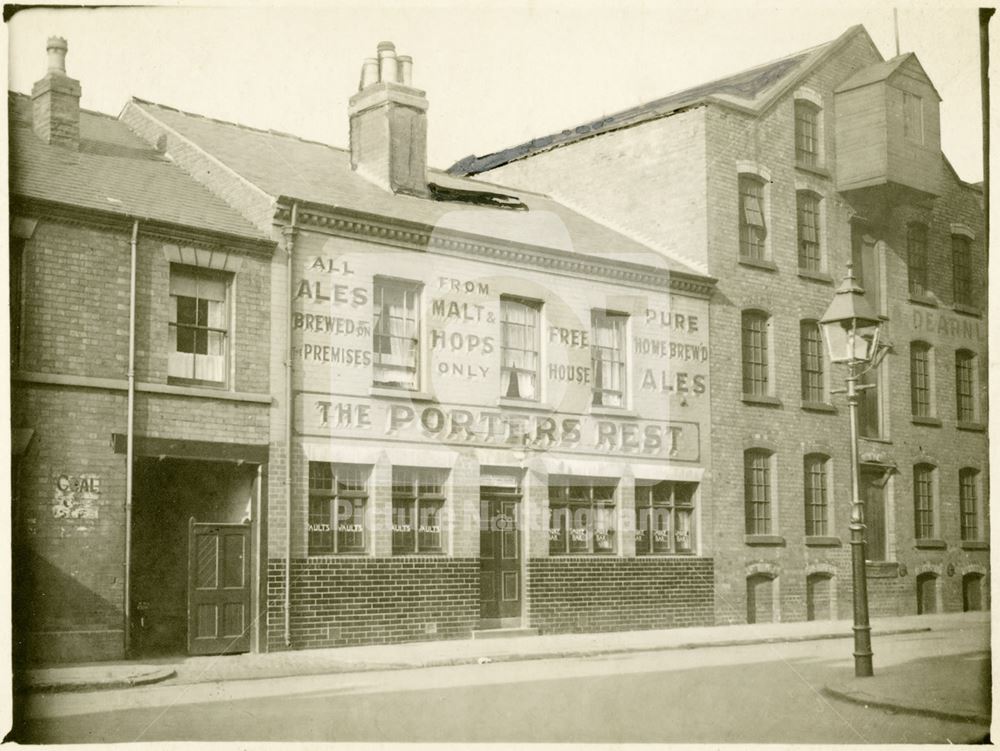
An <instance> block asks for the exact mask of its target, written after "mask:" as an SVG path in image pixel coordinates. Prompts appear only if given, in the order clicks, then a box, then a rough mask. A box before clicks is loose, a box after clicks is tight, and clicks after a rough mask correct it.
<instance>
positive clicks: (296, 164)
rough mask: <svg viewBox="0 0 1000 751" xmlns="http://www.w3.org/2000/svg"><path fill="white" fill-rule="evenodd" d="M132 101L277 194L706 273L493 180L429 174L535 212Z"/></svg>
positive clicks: (322, 149) (336, 153)
mask: <svg viewBox="0 0 1000 751" xmlns="http://www.w3.org/2000/svg"><path fill="white" fill-rule="evenodd" d="M129 106H136V107H139V108H141V109H142V110H143V111H144V112H146V113H147V114H148V115H149V116H151V117H153V118H155V119H156V120H159V121H160V122H161V123H163V124H164V125H165V126H167V127H169V128H171V129H173V130H174V131H176V132H177V133H179V134H180V135H181V136H183V137H184V138H187V139H188V140H190V141H191V142H192V143H193V144H194V145H196V146H197V147H199V148H201V149H203V150H204V151H205V152H207V153H209V154H211V155H212V156H214V157H215V158H216V159H218V160H219V161H220V162H222V163H223V164H224V165H225V166H226V167H228V168H229V169H231V170H232V171H233V172H235V173H237V174H238V175H240V176H242V177H243V178H245V179H246V180H248V181H249V182H251V183H253V184H254V185H256V186H257V187H259V188H261V189H262V190H263V191H264V192H265V193H267V194H269V195H271V196H274V197H275V198H277V197H279V196H287V197H289V198H294V199H298V200H302V201H309V202H313V203H317V204H322V205H326V206H331V207H340V208H345V209H350V210H354V211H361V212H366V213H369V214H375V215H379V216H385V217H394V218H398V219H401V220H404V221H411V222H416V223H419V224H424V225H427V226H431V227H440V228H442V229H453V230H461V231H465V232H470V233H473V234H477V235H481V236H483V237H485V238H497V239H500V240H507V241H513V242H519V243H525V244H529V245H536V246H542V247H548V248H554V249H557V250H564V251H570V252H575V253H582V254H585V255H590V256H597V257H600V258H607V259H614V260H618V261H626V262H631V263H641V264H644V265H646V266H653V267H656V268H665V269H669V270H672V271H679V272H684V273H690V274H699V272H697V271H695V270H693V269H692V268H691V267H689V266H688V265H686V264H684V263H682V262H680V261H678V260H675V259H672V258H667V257H666V256H665V255H664V254H663V253H660V252H657V251H655V250H653V249H651V248H649V247H648V246H646V245H644V244H643V243H641V242H638V241H636V240H633V239H631V238H629V237H626V236H624V235H622V234H620V233H618V232H616V231H614V230H612V229H610V228H608V227H606V226H604V225H603V224H600V223H598V222H596V221H594V220H591V219H589V218H588V217H586V216H583V215H582V214H580V213H578V212H576V211H573V210H572V209H569V208H567V207H566V206H564V205H562V204H560V203H559V202H557V201H555V200H553V199H551V198H549V197H547V196H544V195H541V194H538V193H531V192H526V191H522V190H518V189H516V188H509V187H504V186H491V185H490V184H489V183H486V182H483V181H480V180H471V179H465V178H460V177H455V176H452V175H449V174H448V173H446V172H443V171H439V170H433V169H431V170H428V173H427V179H428V181H429V182H432V183H436V184H438V185H441V186H443V187H445V188H455V189H458V190H470V191H484V190H486V191H492V190H494V189H495V190H496V192H499V193H504V194H508V195H513V196H516V197H517V199H518V200H519V201H521V202H523V203H524V204H525V205H526V206H527V207H528V210H527V211H511V210H509V209H503V208H490V207H481V206H474V205H470V204H468V203H463V202H459V201H455V202H451V201H442V200H433V199H431V198H421V197H417V196H410V195H403V194H394V193H391V192H389V191H387V190H384V189H382V188H381V187H379V186H377V185H375V184H373V183H372V182H370V181H369V180H367V179H366V178H365V177H363V176H362V175H359V174H358V173H357V172H355V171H354V170H353V169H351V163H350V153H349V152H348V151H346V150H344V149H339V148H335V147H332V146H328V145H326V144H322V143H317V142H315V141H307V140H304V139H301V138H297V137H295V136H290V135H287V134H284V133H278V132H276V131H266V130H259V129H255V128H249V127H246V126H242V125H238V124H235V123H227V122H223V121H220V120H213V119H210V118H207V117H203V116H201V115H196V114H192V113H187V112H181V111H179V110H176V109H173V108H171V107H166V106H163V105H159V104H155V103H153V102H146V101H143V100H140V99H133V100H132V102H131V103H130V105H129ZM344 117H345V119H346V117H347V113H344Z"/></svg>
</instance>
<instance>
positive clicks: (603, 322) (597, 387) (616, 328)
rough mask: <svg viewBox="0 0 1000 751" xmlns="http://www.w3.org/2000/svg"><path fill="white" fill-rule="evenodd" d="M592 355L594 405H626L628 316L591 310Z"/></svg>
mask: <svg viewBox="0 0 1000 751" xmlns="http://www.w3.org/2000/svg"><path fill="white" fill-rule="evenodd" d="M590 315H591V329H592V331H591V346H590V356H591V364H592V366H593V373H594V375H593V377H594V385H593V394H594V397H593V403H594V404H600V405H604V406H608V407H624V406H625V398H626V394H625V326H626V324H627V323H628V316H627V315H625V314H624V313H612V312H609V311H605V310H594V311H591V314H590Z"/></svg>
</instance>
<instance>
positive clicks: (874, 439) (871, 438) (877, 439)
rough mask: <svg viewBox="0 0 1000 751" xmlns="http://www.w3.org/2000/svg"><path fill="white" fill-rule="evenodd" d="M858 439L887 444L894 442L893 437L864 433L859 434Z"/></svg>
mask: <svg viewBox="0 0 1000 751" xmlns="http://www.w3.org/2000/svg"><path fill="white" fill-rule="evenodd" d="M858 439H859V440H861V441H869V442H871V443H886V444H889V443H892V439H891V438H880V437H879V436H874V435H862V436H858Z"/></svg>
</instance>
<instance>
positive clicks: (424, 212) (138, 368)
mask: <svg viewBox="0 0 1000 751" xmlns="http://www.w3.org/2000/svg"><path fill="white" fill-rule="evenodd" d="M56 46H57V48H58V49H61V50H62V52H64V51H65V48H64V47H59V45H58V44H57V45H56ZM57 51H58V50H57ZM57 62H58V63H59V64H57V65H56V66H55V67H56V69H55V70H54V71H50V73H49V75H48V76H47V77H46V79H45V80H44V81H43V83H42V84H40V87H36V88H44V86H50V87H51V88H53V90H55V89H56V88H60V89H61V90H67V91H69V90H72V91H75V94H72V95H73V96H75V97H78V96H79V87H78V85H76V84H75V82H71V81H70V80H69V79H68V78H66V76H65V73H64V68H63V67H62V64H61V58H60V60H59V61H57ZM411 66H412V61H410V60H409V58H406V57H403V56H399V57H396V55H395V52H394V49H393V47H392V45H391V44H382V45H380V46H379V57H378V59H370V60H368V61H366V62H365V64H364V68H363V73H362V85H361V87H360V90H359V91H358V93H357V94H356V95H355V96H354V97H353V98H352V100H351V107H350V112H349V113H345V114H346V115H348V117H349V121H350V132H351V148H350V149H349V150H342V149H336V148H332V147H330V146H327V145H325V144H320V143H314V142H309V141H305V140H302V139H299V138H296V137H294V136H290V135H286V134H281V133H276V132H273V131H261V130H255V129H252V128H247V127H243V126H240V125H237V124H233V123H226V122H221V121H217V120H212V119H209V118H206V117H202V116H198V115H192V114H188V113H185V112H182V111H179V110H176V109H172V108H169V107H165V106H162V105H157V104H153V103H150V102H145V101H141V100H137V99H136V100H132V101H131V102H129V103H128V104H127V105H126V106H125V108H124V110H123V111H122V113H121V114H120V116H119V117H118V118H117V119H114V118H110V117H106V116H103V115H98V114H96V113H88V112H79V113H78V114H77V110H76V109H74V108H73V107H71V106H69V104H72V103H71V102H68V101H63V100H60V102H61V104H60V106H64V105H65V112H67V113H68V114H66V115H65V116H64V117H63V120H62V121H61V122H62V123H63V124H64V125H66V127H67V128H71V127H72V122H76V123H78V127H79V133H80V135H79V138H78V139H68V140H64V141H63V142H60V143H50V142H49V141H50V140H52V139H51V138H50V137H49V136H48V135H46V133H45V132H43V130H42V129H41V126H40V123H39V117H40V116H39V112H40V111H41V110H40V105H38V104H37V102H38V99H37V98H36V100H35V101H36V105H35V107H34V109H33V110H32V104H31V103H30V102H29V101H28V99H27V97H23V96H19V95H14V96H13V97H12V102H13V103H14V106H15V108H14V115H13V116H12V117H13V120H12V124H13V126H14V128H13V130H14V131H15V139H14V144H13V153H14V155H15V163H14V170H13V172H14V185H15V196H16V199H17V203H16V208H15V213H14V218H15V221H14V226H15V228H19V229H18V232H20V233H21V234H22V235H24V239H23V249H24V250H23V253H21V254H19V255H18V256H17V257H16V258H17V259H18V260H17V262H16V263H14V264H13V266H12V268H13V270H14V272H15V273H14V276H13V278H14V279H19V280H20V281H21V284H20V286H15V289H16V290H19V291H21V294H20V297H19V300H18V302H17V306H16V310H17V311H19V312H18V313H17V316H18V318H17V322H18V326H19V329H18V330H19V331H20V334H19V339H18V341H20V342H21V344H22V347H21V350H20V355H19V360H18V362H17V365H16V369H15V392H14V400H15V429H16V430H15V436H17V437H20V438H21V439H22V440H21V443H22V444H24V445H23V446H21V448H20V452H19V457H20V459H19V463H18V475H19V477H20V482H19V484H18V498H17V500H16V502H15V508H16V510H17V512H16V514H17V530H18V531H17V537H18V540H19V541H20V542H19V545H20V546H21V547H22V549H24V550H25V551H28V552H27V553H25V554H24V555H22V554H21V553H18V556H17V560H18V577H21V576H24V577H28V576H29V575H30V578H31V581H30V582H27V583H25V584H24V586H23V592H22V593H21V601H22V602H25V603H31V604H30V606H28V607H26V608H25V609H24V612H25V614H26V620H25V623H23V624H20V625H19V634H22V635H24V637H25V642H26V643H27V644H28V646H29V647H30V652H31V656H33V657H38V658H44V659H73V658H75V659H80V658H95V657H115V656H120V655H121V654H122V651H123V650H124V649H125V648H126V647H128V648H129V653H130V654H134V655H141V654H146V653H149V652H152V651H166V652H169V651H174V652H176V651H189V652H203V653H204V652H222V651H246V650H248V649H257V650H261V651H264V650H275V649H286V648H301V647H316V646H334V645H342V644H363V643H377V642H390V641H404V640H416V639H434V638H458V637H463V636H466V637H467V636H469V635H470V634H471V633H472V632H473V631H474V630H477V629H481V628H502V627H508V628H517V627H522V628H527V627H530V628H536V629H539V630H542V631H545V632H558V631H574V630H590V631H601V630H613V629H622V628H651V627H663V626H669V625H696V624H707V623H711V622H712V619H713V605H712V603H713V601H714V599H715V595H714V586H715V577H714V575H713V560H712V558H711V557H710V556H709V555H707V553H706V551H707V549H708V541H707V540H705V539H703V535H702V533H701V530H702V529H709V528H713V527H714V526H715V523H714V521H713V520H712V514H713V513H714V512H713V508H712V505H711V504H710V503H708V502H707V501H708V500H709V498H710V491H709V488H708V485H707V483H706V481H705V479H706V477H707V476H708V474H709V472H710V446H709V432H710V426H711V420H710V416H709V404H710V394H711V389H710V383H709V378H708V375H709V374H708V350H709V348H708V342H709V333H710V329H709V321H708V313H709V307H708V306H709V302H708V301H709V297H710V296H711V293H712V289H713V280H712V279H711V278H710V277H708V276H707V275H705V274H704V273H702V272H699V271H697V270H696V269H694V268H692V267H691V266H690V265H689V264H687V263H685V262H683V261H681V260H679V259H677V258H673V257H671V256H669V255H665V254H663V253H660V252H654V251H652V250H650V249H649V248H648V247H646V246H645V245H644V244H643V243H642V242H640V241H637V240H635V239H632V238H631V237H630V236H629V235H628V234H625V233H621V232H616V231H614V230H611V229H609V228H608V227H606V226H604V225H603V224H601V223H598V222H596V221H594V220H593V219H591V218H588V217H587V216H585V215H583V214H581V213H578V212H576V211H574V210H571V209H569V208H567V207H566V206H565V205H562V204H560V203H559V202H557V201H554V200H552V199H551V198H550V197H548V196H547V195H544V194H541V193H535V192H531V191H524V190H518V189H512V188H505V187H501V186H494V185H484V184H483V183H482V182H480V181H474V180H469V179H464V178H456V177H453V176H450V175H448V174H446V173H443V172H440V171H436V170H432V169H428V168H427V166H426V128H427V118H426V109H427V101H426V99H425V98H424V93H423V92H422V91H420V90H418V89H415V88H414V87H413V86H412V85H411V79H410V76H411V69H412V68H411ZM46 81H48V82H49V83H48V84H46V83H45V82H46ZM74 86H76V88H75V89H73V87H74ZM36 97H37V95H36ZM53 109H54V108H53ZM43 122H44V119H43ZM67 164H68V165H71V167H69V168H67V169H68V171H63V165H67ZM95 186H96V187H97V188H98V189H97V190H96V191H95V190H94V187H95ZM105 194H106V195H105ZM57 204H58V205H57ZM87 222H90V223H89V224H88V223H87ZM91 225H93V227H92V226H91ZM136 226H137V227H138V229H137V230H136ZM132 238H135V239H134V241H133V239H132ZM133 246H134V247H133ZM19 247H20V246H19ZM130 253H131V254H133V255H134V257H135V259H136V269H137V271H136V282H135V285H134V289H135V292H134V294H133V295H131V298H132V299H134V301H135V316H134V331H135V338H134V341H135V357H134V368H132V367H130V365H129V361H130V356H129V331H130V323H129V321H130V316H129V310H130V305H129V300H130V294H129V289H130V284H129V268H130V267H129V264H130ZM18 264H20V265H18ZM81 277H84V279H85V280H86V288H85V291H84V288H83V287H82V285H80V283H79V282H80V278H81ZM95 288H96V289H99V290H103V294H98V295H94V294H93V290H94V289H95ZM133 370H134V373H135V378H134V388H133V387H132V386H131V385H130V384H132V381H131V379H130V378H129V375H130V373H131V372H132V371H133ZM130 394H132V396H133V397H134V420H133V423H134V427H133V429H132V431H131V433H132V441H131V444H132V449H129V444H130V441H129V439H128V435H129V433H130V430H129V427H128V424H129V418H128V415H129V407H128V403H129V395H130ZM129 451H132V452H133V453H134V455H135V461H134V463H132V466H133V467H134V480H133V481H132V483H131V490H132V495H134V498H133V497H132V495H130V494H129V491H128V488H129V482H128V478H129V464H130V463H129V462H128V460H127V457H128V455H129ZM122 452H125V453H122ZM195 460H199V461H195ZM209 460H211V461H209ZM97 488H99V492H98V490H97ZM64 497H65V500H61V499H63V498H64ZM53 499H55V500H53ZM130 504H131V505H130ZM130 508H131V512H129V509H130ZM129 513H131V521H130V520H129ZM192 517H194V518H193V519H192ZM128 551H130V552H128ZM29 553H30V556H31V557H30V558H29V557H25V556H27V555H28V554H29ZM126 572H127V573H126ZM125 577H127V579H126V578H125ZM126 604H127V610H128V611H129V612H128V614H126V613H125V610H126Z"/></svg>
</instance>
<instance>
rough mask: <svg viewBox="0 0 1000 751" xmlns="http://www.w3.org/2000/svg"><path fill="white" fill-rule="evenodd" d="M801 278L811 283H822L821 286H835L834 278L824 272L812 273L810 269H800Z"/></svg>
mask: <svg viewBox="0 0 1000 751" xmlns="http://www.w3.org/2000/svg"><path fill="white" fill-rule="evenodd" d="M799 277H800V278H802V279H808V280H809V281H811V282H820V283H821V284H830V285H832V284H833V277H832V276H830V275H829V274H827V273H824V272H822V271H810V270H809V269H799Z"/></svg>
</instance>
